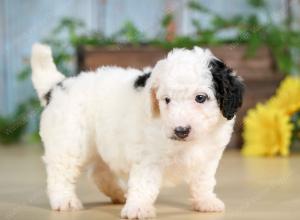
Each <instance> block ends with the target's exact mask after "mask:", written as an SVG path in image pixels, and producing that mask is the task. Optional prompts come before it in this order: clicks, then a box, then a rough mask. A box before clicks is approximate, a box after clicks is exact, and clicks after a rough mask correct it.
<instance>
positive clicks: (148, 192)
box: [31, 44, 244, 219]
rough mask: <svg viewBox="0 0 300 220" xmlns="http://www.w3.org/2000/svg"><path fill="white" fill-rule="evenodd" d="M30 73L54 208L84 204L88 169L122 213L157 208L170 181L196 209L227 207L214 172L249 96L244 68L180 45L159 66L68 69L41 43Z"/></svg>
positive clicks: (146, 213)
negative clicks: (80, 190)
mask: <svg viewBox="0 0 300 220" xmlns="http://www.w3.org/2000/svg"><path fill="white" fill-rule="evenodd" d="M31 65H32V81H33V84H34V87H35V89H36V91H37V94H38V96H39V99H40V101H41V104H42V105H43V106H44V110H43V112H42V115H41V121H40V136H41V138H42V141H43V144H44V148H45V154H44V157H43V160H44V162H45V164H46V170H47V185H48V186H47V188H48V195H49V199H50V204H51V207H52V209H54V210H61V211H62V210H78V209H81V208H82V204H81V202H80V200H79V199H78V197H77V195H76V193H75V184H76V181H77V180H78V177H79V175H80V173H81V172H82V171H83V170H84V169H85V168H87V167H91V169H92V172H91V173H92V174H91V176H92V177H93V179H94V180H95V183H96V185H97V186H98V188H99V189H100V190H101V191H102V192H103V193H105V194H106V195H107V196H109V197H110V198H111V200H112V201H113V202H114V203H124V202H126V203H125V206H124V207H123V209H122V212H121V217H122V218H129V219H134V218H138V219H141V218H150V217H154V216H155V209H154V202H155V200H156V198H157V195H158V193H159V190H160V186H161V185H162V184H163V183H165V182H169V183H170V182H171V183H173V184H176V183H178V182H180V181H184V182H186V183H187V184H188V185H189V187H190V192H191V197H192V203H193V209H194V210H196V211H200V212H219V211H223V210H224V204H223V202H222V201H221V200H220V199H218V197H217V196H216V195H215V193H214V186H215V184H216V181H215V173H216V169H217V167H218V163H219V160H220V158H221V156H222V153H223V150H224V148H225V146H226V145H227V144H228V142H229V140H230V137H231V133H232V130H233V125H234V120H235V114H236V112H237V109H238V108H239V107H240V106H241V104H242V95H243V90H244V89H243V84H242V82H241V80H240V78H239V77H237V76H236V75H235V73H234V72H233V71H232V70H231V69H230V68H228V67H227V66H226V65H225V64H224V63H223V62H222V61H220V60H219V59H217V58H216V57H214V55H213V54H212V53H211V52H210V51H209V50H207V49H201V48H199V47H195V48H194V49H193V50H186V49H174V50H173V51H171V52H170V53H169V54H168V56H167V57H166V58H165V59H162V60H160V61H159V62H158V63H157V64H156V65H155V67H154V68H153V71H152V72H151V73H150V72H149V73H143V72H142V71H140V70H137V69H132V68H127V69H124V68H119V67H101V68H99V69H98V70H96V72H83V73H81V74H79V75H78V76H75V77H70V78H66V77H65V76H64V75H62V74H61V73H60V72H59V71H58V70H57V68H56V66H55V64H54V62H53V59H52V55H51V50H50V48H49V47H48V46H45V45H41V44H36V45H34V46H33V51H32V58H31Z"/></svg>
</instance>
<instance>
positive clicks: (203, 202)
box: [193, 196, 225, 212]
mask: <svg viewBox="0 0 300 220" xmlns="http://www.w3.org/2000/svg"><path fill="white" fill-rule="evenodd" d="M193 209H194V210H195V211H198V212H222V211H224V210H225V205H224V203H223V202H222V201H221V200H220V199H218V198H217V197H215V196H211V197H206V198H205V197H204V198H201V199H199V200H194V202H193Z"/></svg>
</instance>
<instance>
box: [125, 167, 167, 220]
mask: <svg viewBox="0 0 300 220" xmlns="http://www.w3.org/2000/svg"><path fill="white" fill-rule="evenodd" d="M161 177H162V170H161V167H160V166H159V165H157V164H136V165H134V166H133V168H132V169H131V171H130V176H129V183H128V193H127V200H126V204H125V206H124V207H123V209H122V212H121V217H122V218H128V219H145V218H153V217H155V208H154V202H155V200H156V198H157V195H158V193H159V188H160V184H161Z"/></svg>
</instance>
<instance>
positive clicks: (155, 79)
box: [145, 60, 165, 118]
mask: <svg viewBox="0 0 300 220" xmlns="http://www.w3.org/2000/svg"><path fill="white" fill-rule="evenodd" d="M164 64H165V61H164V60H161V61H159V62H157V64H156V65H155V67H154V68H153V70H152V73H151V75H150V77H149V81H148V82H147V84H146V88H145V91H146V93H147V97H148V98H147V99H148V101H147V102H146V103H147V108H148V109H149V115H150V117H152V118H158V117H159V116H160V109H159V101H158V99H157V91H158V88H159V78H160V76H161V74H162V73H163V71H164V70H165V65H164Z"/></svg>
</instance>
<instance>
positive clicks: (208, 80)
mask: <svg viewBox="0 0 300 220" xmlns="http://www.w3.org/2000/svg"><path fill="white" fill-rule="evenodd" d="M153 78H154V80H153V87H152V88H151V93H152V94H151V96H152V100H153V102H152V105H153V106H152V110H153V111H156V116H157V117H160V119H161V120H162V124H163V129H164V132H165V134H166V136H167V137H168V138H170V139H172V140H175V141H193V140H197V139H201V138H205V137H206V136H207V134H208V133H210V132H211V131H212V130H213V129H215V128H216V126H218V125H219V123H222V121H223V122H224V120H231V119H233V117H234V115H235V113H236V111H237V108H238V107H240V106H241V104H242V93H243V85H242V84H241V82H240V80H239V78H237V77H236V76H235V75H234V73H232V70H231V69H229V68H228V67H227V66H226V65H225V64H223V63H222V62H221V61H219V60H218V59H216V58H215V57H214V56H213V55H212V54H211V52H210V51H209V50H203V49H201V48H195V49H194V50H174V51H173V52H171V53H170V54H169V55H168V57H167V58H166V59H164V60H162V61H160V62H159V63H158V64H157V65H156V66H155V68H154V69H153Z"/></svg>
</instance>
